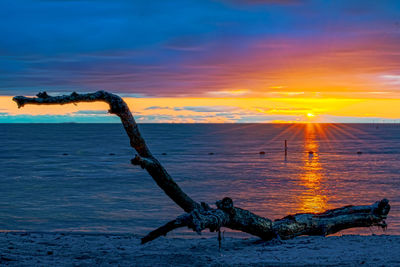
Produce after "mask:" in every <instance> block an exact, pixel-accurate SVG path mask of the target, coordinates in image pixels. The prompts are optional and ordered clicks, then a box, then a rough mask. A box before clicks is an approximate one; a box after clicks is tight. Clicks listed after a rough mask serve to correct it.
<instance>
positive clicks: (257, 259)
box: [0, 232, 400, 266]
mask: <svg viewBox="0 0 400 267" xmlns="http://www.w3.org/2000/svg"><path fill="white" fill-rule="evenodd" d="M3 265H9V266H99V265H100V266H107V265H119V266H168V265H174V266H270V265H272V266H281V265H284V266H310V265H341V266H354V265H366V266H400V236H391V235H371V236H359V235H345V236H332V237H298V238H295V239H292V240H287V241H283V242H279V241H270V242H260V241H259V239H257V238H253V237H250V238H238V237H225V238H224V240H223V241H222V249H221V251H219V249H218V242H217V240H216V238H215V237H212V238H210V237H208V238H205V237H202V236H196V235H193V237H191V238H189V239H187V238H186V239H185V238H174V237H166V238H164V237H163V238H159V239H158V240H155V241H153V242H150V243H148V244H145V245H140V238H139V236H136V235H133V234H78V233H37V232H36V233H21V232H19V233H13V232H8V233H4V232H3V233H0V266H3Z"/></svg>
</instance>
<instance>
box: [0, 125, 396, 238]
mask: <svg viewBox="0 0 400 267" xmlns="http://www.w3.org/2000/svg"><path fill="white" fill-rule="evenodd" d="M139 128H140V130H141V132H142V135H143V137H144V138H145V140H146V142H147V144H148V146H149V147H150V149H151V151H152V152H153V154H154V155H155V156H156V157H157V158H158V159H159V160H160V162H161V163H162V164H163V165H164V167H165V168H166V169H167V170H168V172H169V173H170V174H171V176H172V177H173V178H174V180H175V181H176V182H177V183H178V184H179V185H180V186H181V187H182V189H183V190H184V191H185V192H186V193H187V194H188V195H190V196H191V197H192V198H193V199H195V200H196V201H204V202H207V203H210V204H213V203H215V201H216V200H219V199H222V198H223V197H226V196H227V197H231V198H232V199H233V201H234V205H235V206H238V207H241V208H245V209H249V210H251V211H253V212H254V213H256V214H259V215H262V216H265V217H268V218H270V219H277V218H281V217H284V216H286V215H288V214H294V213H300V212H321V211H324V210H326V209H331V208H337V207H341V206H344V205H350V204H351V205H364V204H368V205H369V204H372V203H373V202H375V201H377V200H380V199H382V198H387V199H389V200H390V203H391V206H392V209H391V211H390V213H389V216H388V219H387V223H388V229H387V231H386V233H387V234H400V205H399V202H400V125H397V124H141V125H139ZM285 140H287V145H288V149H287V155H286V156H285V152H284V141H285ZM0 144H1V146H0V231H45V232H53V231H77V232H79V231H84V232H105V233H134V234H138V235H144V234H146V233H147V232H148V231H151V230H153V229H154V228H156V227H158V226H161V225H162V224H164V223H166V222H167V221H169V220H172V219H174V218H175V217H176V216H178V215H180V214H182V213H183V212H182V210H181V209H180V208H179V207H178V206H176V205H175V204H174V203H173V202H172V201H171V200H170V199H169V198H168V197H166V196H165V195H164V193H163V191H161V189H159V188H158V187H157V185H156V183H155V182H154V181H153V180H152V178H151V177H150V176H149V175H148V174H147V172H146V171H144V170H142V169H141V168H140V167H138V166H133V165H131V164H130V159H131V158H133V157H134V155H135V152H134V151H133V149H132V148H131V147H130V146H129V140H128V137H127V135H126V134H125V132H124V130H123V127H122V125H121V124H73V123H71V124H69V123H65V124H0ZM260 152H263V153H260ZM341 233H345V234H349V233H351V234H367V235H369V234H371V233H375V234H380V233H382V230H380V229H378V228H372V229H369V228H357V229H351V230H346V231H343V232H341ZM173 235H175V236H176V235H178V236H180V235H181V236H186V235H192V236H193V234H192V233H191V232H188V231H187V230H177V231H175V232H174V233H173Z"/></svg>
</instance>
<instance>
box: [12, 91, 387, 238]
mask: <svg viewBox="0 0 400 267" xmlns="http://www.w3.org/2000/svg"><path fill="white" fill-rule="evenodd" d="M13 100H14V101H15V102H16V103H17V104H18V107H23V106H24V105H26V104H35V105H54V104H61V105H63V104H68V103H78V102H95V101H102V102H106V103H108V104H109V106H110V110H109V113H112V114H115V115H117V116H118V117H120V119H121V122H122V124H123V126H124V128H125V131H126V133H127V134H128V136H129V139H130V145H131V146H132V148H134V149H135V150H136V152H137V155H136V156H135V157H134V158H133V159H132V160H131V163H132V164H133V165H139V166H141V167H142V168H143V169H146V171H147V172H148V173H149V174H150V175H151V177H152V178H153V179H154V181H155V182H156V183H157V184H158V186H159V187H160V188H161V189H162V190H163V191H164V192H165V193H166V194H167V195H168V196H169V197H170V198H171V199H172V200H173V201H174V202H175V203H176V204H177V205H178V206H180V207H181V208H182V209H183V210H184V211H185V213H184V214H182V215H180V216H178V217H177V218H176V219H175V220H173V221H170V222H168V223H167V224H165V225H163V226H161V227H160V228H158V229H156V230H154V231H152V232H151V233H149V234H148V235H146V236H145V237H143V238H142V243H146V242H149V241H151V240H154V239H156V238H158V237H160V236H165V235H166V234H167V233H168V232H170V231H172V230H174V229H176V228H179V227H189V228H191V229H193V230H194V231H196V232H197V233H201V231H202V230H204V229H209V230H210V231H220V228H221V227H227V228H230V229H234V230H240V231H243V232H246V233H249V234H252V235H255V236H258V237H260V238H261V239H263V240H270V239H273V238H281V239H289V238H293V237H296V236H300V235H320V236H325V235H329V234H333V233H336V232H338V231H341V230H344V229H348V228H352V227H370V226H379V227H382V228H386V227H387V225H386V222H385V219H386V217H387V215H388V213H389V210H390V205H389V201H388V200H387V199H382V200H381V201H377V202H375V203H373V204H372V205H367V206H346V207H342V208H338V209H332V210H328V211H326V212H323V213H302V214H295V215H289V216H286V217H284V218H282V219H279V220H275V221H271V220H270V219H268V218H264V217H261V216H258V215H256V214H254V213H252V212H250V211H248V210H244V209H241V208H238V207H235V206H234V204H233V201H232V199H230V198H224V199H222V200H219V201H217V202H216V208H212V207H210V206H209V205H207V204H206V203H203V202H202V203H198V202H196V201H194V200H193V199H191V198H190V197H189V196H188V195H186V194H185V192H183V191H182V189H181V188H180V187H179V186H178V185H177V184H176V183H175V182H174V180H173V179H172V177H171V176H170V175H169V174H168V172H167V171H166V170H165V169H164V167H163V166H162V165H161V163H160V162H159V161H158V160H157V159H156V158H155V157H154V156H153V155H152V154H151V152H150V150H149V148H148V147H147V145H146V142H145V141H144V139H143V137H142V136H141V134H140V131H139V128H138V125H137V124H136V122H135V119H134V118H133V116H132V113H131V111H130V110H129V108H128V105H127V104H126V103H125V102H124V101H123V100H122V98H120V97H119V96H117V95H115V94H111V93H108V92H105V91H98V92H95V93H89V94H78V93H76V92H73V93H72V94H71V95H63V96H49V95H48V94H47V93H46V92H42V93H39V94H37V97H24V96H16V97H14V98H13Z"/></svg>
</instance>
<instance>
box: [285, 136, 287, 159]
mask: <svg viewBox="0 0 400 267" xmlns="http://www.w3.org/2000/svg"><path fill="white" fill-rule="evenodd" d="M286 157H287V140H286V139H285V159H286Z"/></svg>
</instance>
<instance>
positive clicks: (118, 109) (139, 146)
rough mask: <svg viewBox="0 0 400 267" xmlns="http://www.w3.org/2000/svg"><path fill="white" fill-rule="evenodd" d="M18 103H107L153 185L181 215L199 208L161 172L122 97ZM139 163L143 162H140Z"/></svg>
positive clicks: (23, 100) (100, 94)
mask: <svg viewBox="0 0 400 267" xmlns="http://www.w3.org/2000/svg"><path fill="white" fill-rule="evenodd" d="M13 100H14V101H15V102H17V104H18V107H23V106H24V105H27V104H35V105H64V104H70V103H79V102H96V101H101V102H106V103H107V104H109V106H110V110H109V112H110V113H113V114H116V115H117V116H118V117H119V118H120V119H121V122H122V125H123V126H124V128H125V131H126V133H127V134H128V137H129V139H130V144H131V147H132V148H134V149H135V150H136V151H137V153H138V154H139V155H140V157H142V158H146V161H147V162H150V161H151V162H153V163H152V164H145V165H143V166H147V167H145V169H146V170H147V171H148V172H149V174H150V175H151V176H152V177H153V179H154V180H155V181H156V183H157V184H158V186H160V187H161V189H162V190H164V192H165V193H166V194H167V195H168V196H169V197H170V198H171V199H172V200H173V201H174V202H175V203H176V204H177V205H178V206H180V207H181V208H182V209H183V210H184V211H186V212H190V211H192V210H193V209H194V208H197V207H199V206H200V205H199V204H198V203H196V202H195V201H194V200H192V199H191V198H190V197H189V196H188V195H186V194H185V192H183V191H182V189H181V188H180V187H179V186H178V185H177V184H176V183H175V182H174V180H173V179H172V177H171V176H170V175H169V174H168V172H167V171H166V170H165V169H164V167H163V166H162V165H161V163H160V162H158V160H157V159H156V158H155V157H154V156H153V155H152V154H151V152H150V150H149V148H148V147H147V145H146V142H145V141H144V139H143V138H142V136H141V134H140V131H139V128H138V126H137V124H136V122H135V119H134V118H133V116H132V113H131V111H130V110H129V107H128V105H127V104H126V103H125V101H124V100H122V98H121V97H119V96H117V95H114V94H111V93H108V92H105V91H97V92H95V93H89V94H78V93H76V92H73V93H72V94H70V95H62V96H49V95H48V94H47V93H46V92H42V93H39V94H37V97H25V96H16V97H14V98H13ZM142 162H144V160H143V159H142Z"/></svg>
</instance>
